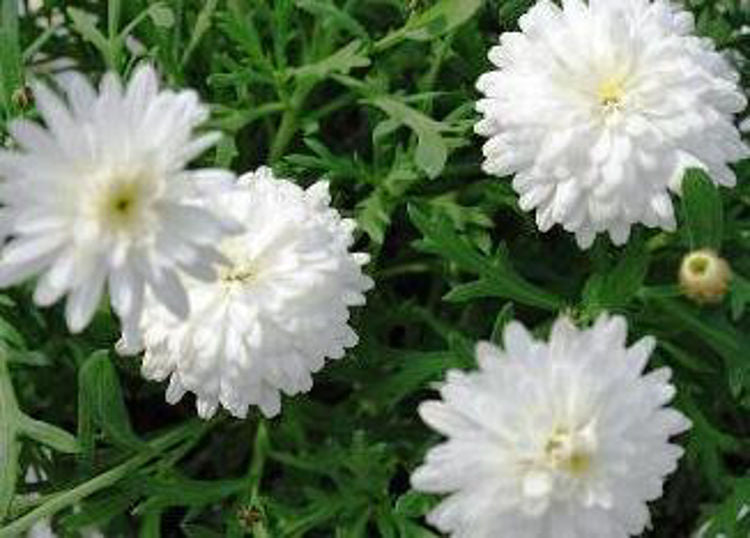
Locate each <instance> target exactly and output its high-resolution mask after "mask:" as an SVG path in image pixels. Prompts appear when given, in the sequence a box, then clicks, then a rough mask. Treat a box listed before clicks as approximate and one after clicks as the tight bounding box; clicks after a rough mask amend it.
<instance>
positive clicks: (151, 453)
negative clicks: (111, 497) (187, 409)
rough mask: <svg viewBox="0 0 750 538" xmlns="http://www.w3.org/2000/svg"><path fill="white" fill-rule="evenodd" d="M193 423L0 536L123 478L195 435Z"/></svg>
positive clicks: (10, 536) (4, 537)
mask: <svg viewBox="0 0 750 538" xmlns="http://www.w3.org/2000/svg"><path fill="white" fill-rule="evenodd" d="M196 424H197V426H198V427H200V426H201V424H200V423H196V422H189V423H187V424H185V425H184V426H181V427H179V428H176V429H175V430H173V431H171V432H169V433H167V434H165V435H163V436H162V437H160V438H158V439H155V440H154V441H152V442H150V443H149V446H150V448H151V450H148V451H146V452H143V453H141V454H138V455H137V456H134V457H132V458H131V459H129V460H128V461H126V462H125V463H122V464H120V465H118V466H117V467H114V468H113V469H110V470H109V471H106V472H104V473H102V474H100V475H99V476H97V477H96V478H92V479H91V480H89V481H88V482H84V483H83V484H81V485H79V486H76V487H75V488H73V489H71V490H68V491H66V492H64V493H60V494H59V495H56V496H54V497H53V498H51V499H50V500H49V501H47V502H45V503H44V504H42V505H41V506H39V507H38V508H35V509H34V510H32V511H31V512H29V513H28V514H26V515H24V516H23V517H21V518H19V519H17V520H16V521H14V522H13V523H11V524H10V525H7V526H6V527H4V528H2V529H0V538H15V537H18V536H21V535H22V534H23V533H24V532H25V531H27V530H28V529H29V528H30V527H31V526H32V525H33V524H34V523H36V522H37V521H39V520H41V519H44V518H47V517H51V516H53V515H54V514H56V513H57V512H59V511H60V510H63V509H65V508H68V507H69V506H73V505H75V504H77V503H79V502H80V501H81V500H83V499H85V498H86V497H88V496H90V495H92V494H94V493H96V492H97V491H100V490H102V489H105V488H107V487H109V486H111V485H113V484H115V483H116V482H118V481H120V480H121V479H123V478H124V477H126V476H128V475H129V474H131V473H133V472H134V471H136V470H137V469H139V468H140V467H142V466H144V465H145V464H147V463H148V462H149V461H151V460H152V459H153V458H155V457H156V456H157V455H159V454H160V453H161V452H164V451H165V450H167V449H168V448H169V447H171V446H173V445H174V444H176V443H178V442H179V441H181V440H183V439H184V438H186V437H188V438H189V437H192V436H193V435H195V429H196Z"/></svg>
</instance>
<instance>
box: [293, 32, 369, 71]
mask: <svg viewBox="0 0 750 538" xmlns="http://www.w3.org/2000/svg"><path fill="white" fill-rule="evenodd" d="M369 65H370V59H369V58H368V57H367V56H365V55H364V53H363V47H362V42H361V41H359V40H355V41H352V42H351V43H349V44H348V45H346V46H345V47H343V48H342V49H340V50H338V51H336V52H334V53H333V54H332V55H331V56H329V57H328V58H325V59H323V60H321V61H319V62H316V63H314V64H309V65H305V66H303V67H298V68H297V69H294V70H293V71H292V73H293V74H294V76H296V77H299V78H307V77H309V78H312V79H315V80H323V79H325V78H326V77H328V76H329V75H331V74H333V73H340V74H342V75H346V74H348V73H349V71H351V70H352V69H356V68H358V67H367V66H369Z"/></svg>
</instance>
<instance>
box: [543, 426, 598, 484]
mask: <svg viewBox="0 0 750 538" xmlns="http://www.w3.org/2000/svg"><path fill="white" fill-rule="evenodd" d="M591 444H592V443H591V441H590V440H589V439H587V438H586V435H585V434H578V433H576V432H571V431H569V430H567V429H564V428H559V429H557V430H555V432H554V433H553V434H552V435H551V436H550V438H549V440H548V441H547V443H546V445H545V447H544V456H545V463H546V464H547V466H548V467H550V468H552V469H555V470H557V471H562V472H565V473H568V474H570V475H572V476H575V477H580V476H583V475H584V474H586V473H587V472H588V471H589V469H590V468H591V458H592V453H591V450H592V448H593V447H592V446H591Z"/></svg>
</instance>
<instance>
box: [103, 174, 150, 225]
mask: <svg viewBox="0 0 750 538" xmlns="http://www.w3.org/2000/svg"><path fill="white" fill-rule="evenodd" d="M142 204H143V196H142V192H141V186H140V184H139V182H138V181H137V180H124V181H116V182H114V184H112V185H109V186H108V187H107V188H106V189H105V191H104V192H103V193H102V194H101V197H100V199H99V204H98V205H99V207H98V217H99V218H98V220H99V222H100V223H101V225H102V226H103V227H104V228H107V229H109V230H111V231H125V230H127V229H129V228H131V227H132V226H133V225H134V224H136V221H137V219H138V216H139V214H140V212H141V211H140V209H141V206H142Z"/></svg>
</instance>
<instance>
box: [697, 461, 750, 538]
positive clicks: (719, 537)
mask: <svg viewBox="0 0 750 538" xmlns="http://www.w3.org/2000/svg"><path fill="white" fill-rule="evenodd" d="M709 513H710V519H709V521H708V522H707V526H706V527H705V528H704V531H703V533H702V534H701V535H700V536H701V538H730V537H735V536H736V537H738V538H741V537H747V536H750V476H747V477H742V478H739V479H737V480H735V481H734V483H733V484H732V493H731V494H730V495H729V496H728V497H727V498H726V500H725V501H724V502H722V503H721V504H720V505H718V506H714V507H713V508H712V509H711V511H710V512H709Z"/></svg>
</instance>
